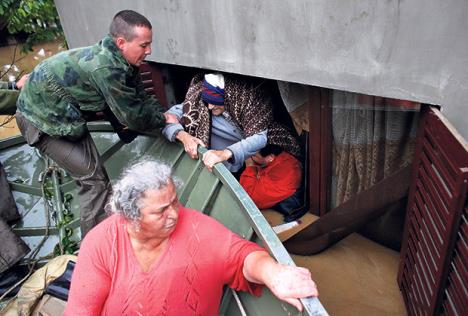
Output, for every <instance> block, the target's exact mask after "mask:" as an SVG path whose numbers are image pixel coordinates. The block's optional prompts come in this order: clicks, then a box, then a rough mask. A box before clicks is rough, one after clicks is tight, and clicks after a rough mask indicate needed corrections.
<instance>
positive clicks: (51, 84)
mask: <svg viewBox="0 0 468 316" xmlns="http://www.w3.org/2000/svg"><path fill="white" fill-rule="evenodd" d="M17 107H18V111H19V112H20V113H21V114H22V115H23V116H24V117H25V118H27V119H28V120H29V121H30V122H31V123H32V124H33V125H35V126H36V127H37V128H38V129H40V130H41V131H43V132H45V133H46V134H49V135H52V136H71V137H81V136H82V135H83V134H84V133H85V132H86V130H87V129H86V120H85V118H84V116H83V111H91V112H99V111H103V110H105V109H106V107H109V108H110V110H111V111H112V112H113V113H114V114H115V116H116V117H117V119H118V120H119V121H120V122H121V123H122V124H124V125H127V126H128V127H129V128H130V129H133V130H138V131H151V130H154V129H156V128H160V127H163V125H164V123H165V120H164V116H163V114H162V112H163V108H162V106H161V104H160V103H159V102H158V101H157V100H156V99H155V98H153V97H152V96H150V95H148V94H147V93H146V92H145V91H144V88H143V85H142V81H141V77H140V75H139V73H138V69H137V68H136V67H134V66H131V65H130V64H129V63H128V62H127V61H126V60H125V58H124V57H123V56H122V54H121V53H120V50H119V49H118V48H117V46H116V45H115V43H114V41H113V39H112V38H111V37H110V36H109V35H108V36H106V37H105V38H104V39H103V40H102V41H100V42H99V43H97V44H95V45H93V46H89V47H82V48H76V49H72V50H68V51H65V52H61V53H59V54H57V55H54V56H52V57H50V58H48V59H46V60H44V61H42V62H41V63H40V64H39V65H37V66H36V68H35V69H34V71H33V72H32V73H31V74H30V76H29V79H28V81H27V82H26V84H25V85H24V87H23V88H22V89H21V92H20V96H19V98H18V102H17Z"/></svg>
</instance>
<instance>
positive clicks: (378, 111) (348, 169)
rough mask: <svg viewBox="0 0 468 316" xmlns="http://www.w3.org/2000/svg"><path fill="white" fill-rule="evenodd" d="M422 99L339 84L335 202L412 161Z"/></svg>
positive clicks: (334, 102)
mask: <svg viewBox="0 0 468 316" xmlns="http://www.w3.org/2000/svg"><path fill="white" fill-rule="evenodd" d="M419 108H420V106H419V104H416V103H413V102H408V101H402V100H395V99H387V98H381V97H374V96H367V95H362V94H357V93H350V92H344V91H338V90H334V91H333V93H332V135H333V147H332V148H333V154H332V157H333V163H332V165H333V167H332V170H333V176H332V187H331V190H332V194H331V196H332V198H331V208H334V207H336V206H338V205H340V204H342V203H343V202H345V201H346V200H348V199H349V198H350V197H352V196H353V195H355V194H357V193H359V192H361V191H364V190H366V189H368V188H369V187H371V186H372V185H373V184H375V183H377V182H378V181H380V180H382V179H384V178H385V177H387V176H389V175H391V174H393V173H395V172H396V171H398V170H399V169H401V168H403V167H405V166H407V165H409V164H411V162H412V159H413V152H414V147H415V141H416V132H417V123H418V116H419Z"/></svg>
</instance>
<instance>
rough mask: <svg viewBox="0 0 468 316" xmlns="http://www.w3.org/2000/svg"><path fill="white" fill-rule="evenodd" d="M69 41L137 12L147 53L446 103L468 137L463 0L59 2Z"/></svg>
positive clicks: (83, 40)
mask: <svg viewBox="0 0 468 316" xmlns="http://www.w3.org/2000/svg"><path fill="white" fill-rule="evenodd" d="M55 2H56V5H57V8H58V11H59V14H60V17H61V20H62V23H63V26H64V29H65V34H66V36H67V40H68V43H69V45H70V47H78V46H84V45H89V44H92V43H94V42H96V41H98V40H99V39H100V38H101V37H102V36H103V35H105V34H106V32H107V28H108V25H109V23H110V21H111V19H112V17H113V15H114V14H115V13H116V12H117V11H118V10H121V9H134V10H136V11H139V12H140V13H143V14H144V15H145V16H147V17H148V18H149V19H150V21H151V22H152V24H153V28H154V45H153V53H152V55H151V56H150V58H149V59H151V60H154V61H157V62H161V63H168V64H176V65H186V66H191V67H202V68H209V69H218V70H223V71H227V72H234V73H241V74H246V75H253V76H259V77H266V78H272V79H281V80H284V81H291V82H298V83H304V84H310V85H316V86H322V87H329V88H334V89H340V90H346V91H353V92H360V93H365V94H371V95H379V96H386V97H392V98H401V99H407V100H414V101H420V102H425V103H431V104H440V105H442V106H443V110H442V111H443V113H444V114H445V115H446V116H447V117H448V118H449V120H450V121H451V122H452V123H453V124H454V126H455V127H456V128H457V129H458V130H459V132H460V133H461V134H462V135H463V136H464V137H465V138H467V139H468V124H467V123H468V118H467V117H468V115H466V114H465V113H466V111H468V108H467V109H466V110H465V103H466V101H467V100H468V36H467V35H466V32H467V30H468V18H467V17H468V1H466V0H448V1H436V0H401V1H397V0H385V1H384V0H380V1H375V0H347V1H343V0H315V1H314V0H309V1H307V0H295V1H292V0H289V1H287V0H286V1H285V0H250V1H249V0H197V1H195V0H193V1H189V0H158V1H144V0H113V1H91V0H80V1H69V0H55Z"/></svg>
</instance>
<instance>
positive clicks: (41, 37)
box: [0, 0, 64, 52]
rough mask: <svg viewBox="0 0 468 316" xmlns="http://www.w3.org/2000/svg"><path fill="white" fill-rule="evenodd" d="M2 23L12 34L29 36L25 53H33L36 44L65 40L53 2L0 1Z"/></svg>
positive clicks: (34, 0)
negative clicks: (21, 33)
mask: <svg viewBox="0 0 468 316" xmlns="http://www.w3.org/2000/svg"><path fill="white" fill-rule="evenodd" d="M2 21H3V23H6V26H7V28H8V32H9V33H10V34H13V35H14V34H18V33H20V32H24V33H26V34H27V35H28V37H27V39H26V42H25V43H24V45H23V48H22V50H23V52H27V51H31V50H32V47H33V45H35V44H36V43H40V42H44V41H53V40H57V39H59V38H64V37H63V31H62V26H61V25H60V20H59V17H58V13H57V10H56V8H55V4H54V2H53V0H20V1H18V0H0V24H1V22H2Z"/></svg>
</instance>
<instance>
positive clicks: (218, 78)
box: [201, 74, 224, 105]
mask: <svg viewBox="0 0 468 316" xmlns="http://www.w3.org/2000/svg"><path fill="white" fill-rule="evenodd" d="M201 98H202V100H203V101H205V102H206V103H209V104H214V105H224V77H223V75H221V74H207V75H205V77H204V79H203V90H202V93H201Z"/></svg>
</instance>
